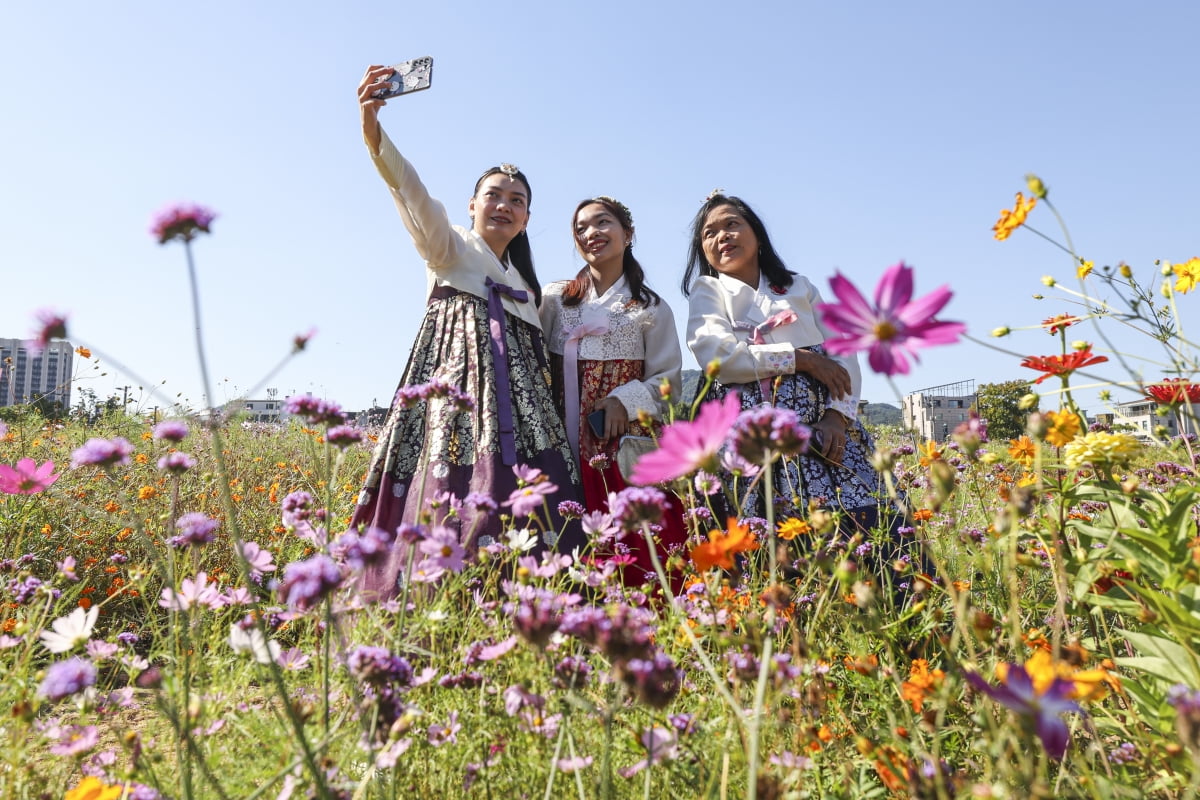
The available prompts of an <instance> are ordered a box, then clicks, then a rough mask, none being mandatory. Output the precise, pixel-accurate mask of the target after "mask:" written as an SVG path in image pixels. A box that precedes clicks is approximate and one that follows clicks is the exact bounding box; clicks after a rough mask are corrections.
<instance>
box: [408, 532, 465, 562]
mask: <svg viewBox="0 0 1200 800" xmlns="http://www.w3.org/2000/svg"><path fill="white" fill-rule="evenodd" d="M417 549H419V550H420V551H421V552H422V553H424V554H425V556H426V558H425V559H424V560H425V561H427V562H429V564H430V566H433V567H437V568H440V569H444V570H450V571H451V572H462V570H463V566H464V557H465V556H466V554H467V551H466V550H465V549H464V548H463V546H462V543H461V542H459V541H458V532H457V531H455V530H452V529H451V528H443V527H440V526H438V527H434V528H432V529H430V531H429V536H427V537H426V538H425V539H423V540H422V541H421V543H420V544H418V545H417Z"/></svg>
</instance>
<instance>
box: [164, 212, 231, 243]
mask: <svg viewBox="0 0 1200 800" xmlns="http://www.w3.org/2000/svg"><path fill="white" fill-rule="evenodd" d="M216 218H217V215H216V214H214V213H213V212H212V211H210V210H209V209H207V208H204V207H203V206H198V205H195V204H193V203H179V204H177V205H171V206H167V207H166V208H164V209H162V210H161V211H159V212H157V213H156V214H155V215H154V219H153V221H152V222H151V224H150V234H151V235H152V236H153V237H154V238H155V239H157V240H158V243H159V244H166V243H167V242H170V241H173V240H175V239H179V240H180V241H183V242H190V241H191V240H192V239H195V238H196V234H198V233H208V232H209V231H210V226H211V225H212V222H213V220H214V219H216Z"/></svg>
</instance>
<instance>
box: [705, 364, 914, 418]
mask: <svg viewBox="0 0 1200 800" xmlns="http://www.w3.org/2000/svg"><path fill="white" fill-rule="evenodd" d="M703 377H704V375H703V373H702V372H700V370H698V369H685V370H684V371H683V399H684V400H685V401H687V402H691V400H692V399H693V398H694V397H695V396H696V389H697V387H698V386H699V385H700V382H701V380H702V379H703ZM863 416H864V421H865V422H866V423H867V424H868V425H899V424H900V421H901V419H902V418H903V416H902V415H901V413H900V409H898V408H896V407H895V406H893V405H890V404H888V403H867V407H866V410H865V411H864V412H863Z"/></svg>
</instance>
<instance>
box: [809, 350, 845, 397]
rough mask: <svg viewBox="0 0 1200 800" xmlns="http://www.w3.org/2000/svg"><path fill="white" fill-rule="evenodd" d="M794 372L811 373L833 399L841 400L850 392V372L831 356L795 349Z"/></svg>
mask: <svg viewBox="0 0 1200 800" xmlns="http://www.w3.org/2000/svg"><path fill="white" fill-rule="evenodd" d="M796 372H803V373H806V374H808V375H811V376H812V377H813V378H814V379H815V380H816V381H818V382H819V383H821V384H823V385H824V386H825V388H826V389H828V390H829V394H830V396H831V397H833V399H834V400H841V399H842V398H843V397H846V396H847V395H849V394H850V391H851V386H850V373H849V372H847V371H846V368H845V367H843V366H842V365H841V364H839V363H838V362H836V361H834V360H833V359H832V358H828V357H826V356H823V355H820V354H818V353H814V352H813V351H811V350H804V349H799V350H797V351H796Z"/></svg>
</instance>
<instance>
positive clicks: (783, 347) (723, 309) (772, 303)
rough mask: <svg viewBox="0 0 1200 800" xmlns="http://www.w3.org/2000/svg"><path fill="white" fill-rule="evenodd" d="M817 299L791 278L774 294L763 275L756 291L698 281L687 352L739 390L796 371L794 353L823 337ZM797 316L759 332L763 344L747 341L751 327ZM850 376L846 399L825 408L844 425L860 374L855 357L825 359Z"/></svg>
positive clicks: (854, 404) (722, 280) (852, 412)
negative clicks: (715, 365)
mask: <svg viewBox="0 0 1200 800" xmlns="http://www.w3.org/2000/svg"><path fill="white" fill-rule="evenodd" d="M820 302H822V301H821V295H820V293H819V292H817V289H816V287H814V286H813V285H812V284H811V283H809V281H808V280H807V279H806V278H804V277H802V276H800V275H796V276H794V277H793V279H792V286H791V288H790V289H787V290H784V291H777V290H776V289H775V288H772V287H771V286H770V285H769V283H768V281H767V278H766V276H765V275H762V276H760V278H759V284H758V288H755V287H753V286H748V285H747V284H746V283H744V282H743V281H740V280H738V279H737V278H732V277H729V276H728V275H717V276H715V277H710V276H701V277H699V278H697V279H696V282H695V283H694V284H692V291H691V295H690V296H689V313H688V324H687V342H688V347H689V348H690V349H691V351H692V353H693V354H694V355H695V356H696V361H698V362H699V364H700V368H701V369H704V368H706V367H707V366H708V364H709V363H710V362H712V361H714V360H717V361H720V362H721V371H720V374H719V376H718V378H719V380H720V381H721V383H724V384H726V385H729V384H743V383H751V382H753V381H757V380H763V379H765V378H774V377H775V376H776V375H790V374H792V373H794V372H795V371H796V349H797V348H800V347H812V346H814V345H818V344H821V343H822V342H824V341H825V339H826V338H828V335H829V333H828V331H827V330H826V329H825V327H824V326H823V325H822V324H821V322H820V320H819V318H818V316H817V312H816V311H815V310H814V306H815V305H816V304H817V303H820ZM788 309H790V310H792V311H794V312H795V313H796V320H795V321H794V322H790V323H786V324H783V325H780V326H778V327H775V328H772V329H770V330H762V331H761V332H762V338H763V339H764V344H753V343H751V341H750V339H751V336H752V330H751V329H753V328H754V327H755V326H759V325H762V324H763V323H764V322H766V321H767V320H768V319H769V318H771V317H772V316H773V315H775V314H776V313H778V312H780V311H786V310H788ZM830 358H832V359H833V360H834V361H837V362H838V363H839V364H841V365H842V366H843V367H845V368H846V371H847V372H848V373H850V386H851V391H850V394H849V395H847V396H846V397H843V398H841V399H837V400H831V401H830V403H829V406H828V407H829V408H832V409H833V410H835V411H838V412H841V413H842V414H844V415H845V416H846V418H847V419H851V420H853V419H855V418H856V417H857V416H858V398H859V396H860V395H861V394H862V372H861V370H860V369H859V366H858V358H857V357H855V356H832V355H831V356H830Z"/></svg>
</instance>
